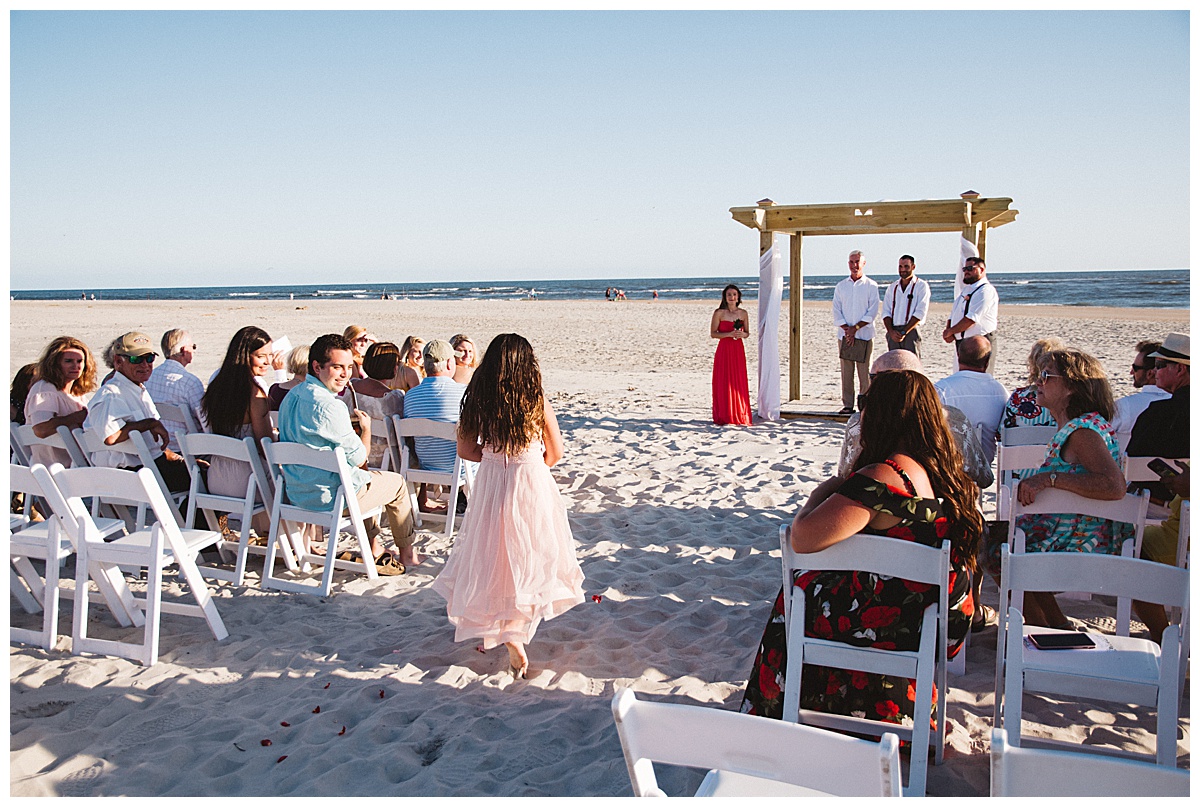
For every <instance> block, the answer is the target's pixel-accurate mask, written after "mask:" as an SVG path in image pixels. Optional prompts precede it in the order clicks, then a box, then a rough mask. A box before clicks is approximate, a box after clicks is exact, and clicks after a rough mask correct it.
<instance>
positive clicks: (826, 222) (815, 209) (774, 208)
mask: <svg viewBox="0 0 1200 807" xmlns="http://www.w3.org/2000/svg"><path fill="white" fill-rule="evenodd" d="M1011 204H1012V199H1009V198H1007V197H1003V198H997V197H991V198H984V197H981V196H980V195H979V194H978V193H976V192H975V191H967V192H965V193H963V194H961V195H960V196H959V197H958V198H957V199H921V200H918V201H912V202H890V201H884V202H851V203H839V204H820V205H777V204H775V203H774V202H772V201H771V200H770V199H763V200H762V201H760V202H759V203H758V204H757V205H755V206H753V207H731V208H730V209H729V212H730V214H731V215H732V216H733V219H734V221H737V222H738V223H740V224H743V225H745V226H747V227H749V228H751V229H755V230H758V232H759V242H758V246H759V256H760V257H761V255H762V254H763V252H765V251H766V250H768V249H770V248H771V244H772V237H773V236H774V234H775V233H785V234H787V235H789V236H791V249H790V250H789V251H790V257H791V267H790V269H791V271H790V275H789V289H790V291H789V295H790V296H789V300H788V314H789V316H790V317H791V327H790V328H789V331H788V359H789V360H788V395H789V397H790V399H791V401H793V402H795V401H799V400H800V399H801V397H802V395H803V380H804V377H803V372H802V370H803V359H804V271H803V264H802V262H801V255H800V253H801V248H802V246H803V238H804V236H806V235H871V234H875V233H955V232H956V233H962V236H963V238H966V239H967V240H968V241H970V242H971V243H972V244H974V245H975V248H976V249H977V250H978V251H979V257H981V258H984V260H987V259H986V257H985V256H984V253H985V251H986V249H987V231H988V229H989V228H991V227H999V226H1001V225H1003V224H1008V223H1009V222H1011V221H1014V220H1015V219H1016V217H1017V213H1018V211H1016V210H1013V209H1011V208H1010V207H1009V206H1010V205H1011Z"/></svg>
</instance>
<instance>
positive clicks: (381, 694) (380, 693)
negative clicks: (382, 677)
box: [379, 689, 383, 698]
mask: <svg viewBox="0 0 1200 807" xmlns="http://www.w3.org/2000/svg"><path fill="white" fill-rule="evenodd" d="M379 697H381V698H382V697H383V690H382V689H381V690H379Z"/></svg>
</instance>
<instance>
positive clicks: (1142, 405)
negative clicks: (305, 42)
mask: <svg viewBox="0 0 1200 807" xmlns="http://www.w3.org/2000/svg"><path fill="white" fill-rule="evenodd" d="M1170 397H1171V393H1169V392H1167V391H1166V390H1161V389H1159V388H1158V387H1156V386H1154V385H1153V384H1147V385H1146V386H1144V387H1142V388H1141V389H1140V390H1138V391H1137V392H1135V393H1133V394H1132V395H1126V396H1125V397H1124V398H1121V399H1120V400H1118V401H1117V414H1116V416H1115V417H1114V418H1113V421H1112V427H1113V431H1114V432H1116V433H1117V434H1124V435H1129V434H1132V433H1133V424H1134V423H1137V419H1138V415H1140V414H1142V413H1143V412H1145V411H1146V407H1147V406H1149V405H1150V404H1152V403H1154V402H1155V401H1161V400H1163V399H1164V398H1170ZM26 411H28V409H26Z"/></svg>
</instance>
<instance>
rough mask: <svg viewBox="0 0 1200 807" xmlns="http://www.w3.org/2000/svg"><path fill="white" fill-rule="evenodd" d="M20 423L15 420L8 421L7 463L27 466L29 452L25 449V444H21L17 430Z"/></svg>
mask: <svg viewBox="0 0 1200 807" xmlns="http://www.w3.org/2000/svg"><path fill="white" fill-rule="evenodd" d="M20 428H21V424H20V423H17V422H16V421H15V420H10V421H9V422H8V454H9V460H8V461H9V464H14V465H24V466H25V467H26V468H28V467H29V452H28V451H26V450H25V446H23V445H22V444H21V439H20V437H19V430H20Z"/></svg>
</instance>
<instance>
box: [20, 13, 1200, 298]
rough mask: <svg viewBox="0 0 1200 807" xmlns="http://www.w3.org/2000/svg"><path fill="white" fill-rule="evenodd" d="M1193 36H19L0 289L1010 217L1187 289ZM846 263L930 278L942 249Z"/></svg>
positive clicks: (372, 17) (491, 24) (112, 26)
mask: <svg viewBox="0 0 1200 807" xmlns="http://www.w3.org/2000/svg"><path fill="white" fill-rule="evenodd" d="M1188 28H1189V17H1188V13H1187V12H1181V11H1176V12H1140V13H1107V12H1055V13H1041V12H982V13H977V12H928V13H917V12H886V13H885V12H837V13H834V12H803V11H798V12H746V13H708V12H664V13H634V12H620V13H601V12H597V13H585V12H523V13H517V12H447V13H433V12H428V13H425V12H421V13H418V12H378V13H376V12H357V13H356V12H348V13H317V12H268V13H232V12H230V13H225V12H194V13H182V12H181V13H175V12H134V13H120V12H95V13H92V12H13V13H12V15H11V31H10V33H11V43H10V47H11V173H10V176H11V189H10V190H11V194H10V199H11V227H12V231H11V237H12V243H11V258H12V273H11V278H10V283H11V286H12V287H13V288H56V287H63V288H68V287H87V288H105V287H122V286H190V285H242V284H270V285H277V284H287V283H316V282H330V281H332V280H333V279H334V278H335V277H339V278H341V279H343V280H344V281H345V282H359V281H364V282H424V281H436V280H439V279H447V280H498V279H514V280H515V279H530V280H534V279H546V278H557V277H571V278H586V277H597V278H604V277H641V276H680V275H682V276H721V275H748V274H756V273H757V237H756V235H755V233H754V232H753V231H751V230H749V229H747V228H745V227H742V226H741V225H739V224H737V223H735V222H734V221H733V220H732V219H731V218H730V216H729V213H728V209H729V208H730V207H733V206H740V205H752V204H754V203H755V201H757V200H758V199H760V198H762V197H764V196H769V197H771V198H772V199H774V200H775V201H776V202H778V203H782V204H809V203H820V202H853V201H875V200H879V199H920V198H951V197H955V196H957V195H958V194H959V193H961V192H962V191H964V190H967V189H974V190H976V191H979V192H980V193H982V194H983V195H985V196H1010V197H1012V198H1013V200H1014V207H1016V208H1017V209H1019V210H1020V211H1021V212H1020V216H1019V217H1018V218H1017V221H1016V222H1015V223H1014V224H1010V225H1007V226H1005V227H1003V228H1000V229H997V230H994V231H993V232H992V233H991V235H990V238H989V243H988V263H989V267H990V268H991V270H992V271H993V272H1003V271H1005V270H1008V271H1033V270H1042V269H1049V270H1080V269H1140V268H1186V267H1188V266H1189V262H1188V249H1189V241H1188V238H1189V224H1190V219H1189V182H1188V180H1189V171H1190V165H1189V156H1190V155H1189V142H1190V135H1189V120H1190V110H1189V101H1190V98H1189V85H1188V74H1189V45H1190V43H1189V32H1188ZM855 246H859V247H861V248H862V249H864V251H865V252H866V253H867V256H868V269H869V270H871V271H872V273H874V274H876V275H881V274H884V273H887V274H889V275H890V274H891V273H892V272H894V269H895V260H896V256H897V255H899V254H900V253H901V252H905V251H907V252H912V253H914V254H916V255H917V256H918V263H919V265H920V266H921V268H923V269H924V270H926V271H930V272H937V271H950V270H952V269H953V261H954V260H955V256H956V254H957V236H952V235H935V236H918V237H912V236H909V237H900V236H889V237H880V236H876V237H874V238H868V239H864V238H856V239H852V238H845V237H839V238H826V239H816V238H814V239H808V240H807V241H806V246H805V253H804V255H805V269H806V272H810V273H814V274H824V273H827V272H830V273H833V272H842V271H844V270H845V254H846V252H848V251H849V250H850V249H851V248H854V247H855Z"/></svg>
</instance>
